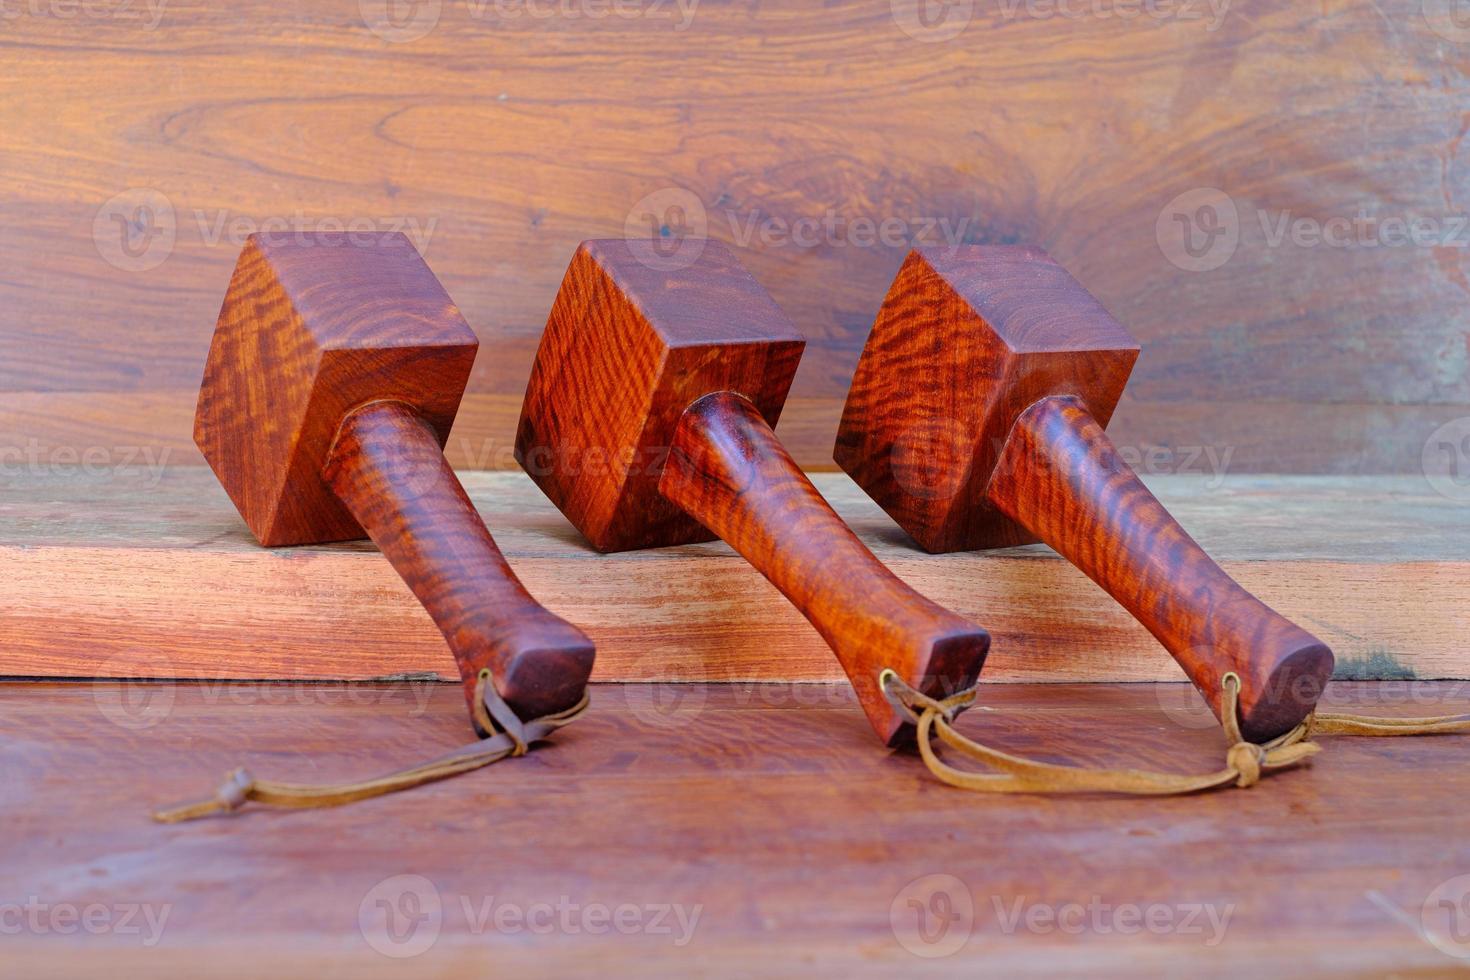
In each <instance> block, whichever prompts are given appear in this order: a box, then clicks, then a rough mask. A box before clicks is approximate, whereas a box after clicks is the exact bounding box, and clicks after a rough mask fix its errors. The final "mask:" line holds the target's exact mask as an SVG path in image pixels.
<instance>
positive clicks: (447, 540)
mask: <svg viewBox="0 0 1470 980" xmlns="http://www.w3.org/2000/svg"><path fill="white" fill-rule="evenodd" d="M323 476H324V477H325V478H326V480H327V482H328V484H329V485H330V486H331V487H332V490H333V491H334V492H335V493H336V494H337V496H338V497H339V498H341V500H342V502H343V503H344V504H346V505H347V509H348V510H350V511H351V512H352V516H353V517H355V518H357V521H358V523H359V524H361V525H362V527H363V529H364V530H366V531H367V533H368V534H369V536H371V537H372V539H373V541H374V543H376V544H377V546H378V548H379V549H380V550H381V551H382V552H383V554H384V555H386V556H387V558H388V560H389V561H390V562H392V563H393V567H394V568H395V569H397V570H398V574H399V575H401V576H403V580H404V581H405V582H407V583H408V587H409V588H410V589H412V590H413V593H414V595H416V596H418V598H419V601H420V602H422V603H423V604H424V608H425V609H427V610H428V611H429V615H430V616H432V617H433V619H434V622H435V623H436V624H437V625H438V627H439V629H440V630H441V631H442V632H443V633H444V638H445V639H446V640H447V641H448V642H449V648H450V649H451V650H452V651H453V652H454V659H455V661H456V662H457V663H458V664H459V673H460V677H461V678H462V679H463V681H464V685H465V697H466V698H467V699H473V696H474V690H475V682H476V679H477V678H478V676H479V673H480V670H481V669H482V668H485V667H489V668H490V670H491V672H492V673H493V674H494V677H495V688H496V690H497V691H498V692H499V694H500V696H501V697H502V698H503V699H504V700H505V701H506V703H507V704H509V705H510V707H511V708H512V709H513V710H514V711H515V712H516V714H518V715H519V716H520V717H522V718H534V717H539V716H541V715H546V714H550V713H552V712H555V711H560V710H563V709H565V708H569V707H571V706H573V705H574V704H576V703H577V701H578V700H580V699H581V697H582V692H583V690H584V688H585V687H586V685H587V677H588V674H589V673H591V670H592V660H593V645H592V641H591V640H589V639H588V638H587V637H586V636H585V635H584V634H583V633H582V631H581V630H579V629H577V628H576V627H575V626H572V625H571V624H570V623H568V622H566V621H565V620H563V619H561V618H560V617H558V616H556V615H555V614H553V613H551V612H550V611H548V610H547V609H546V608H545V607H543V606H542V605H540V604H539V603H538V602H536V600H535V599H533V598H532V597H531V594H530V593H529V592H527V591H526V588H525V586H523V585H522V584H521V582H520V579H518V578H516V575H515V572H513V571H512V570H511V567H510V566H509V565H508V564H506V561H505V557H504V556H503V555H502V554H501V553H500V549H499V548H497V547H496V546H495V540H494V539H493V538H491V536H490V532H489V530H488V529H486V527H485V522H484V521H483V520H481V519H480V515H479V512H478V511H476V510H475V507H474V505H473V504H472V503H470V499H469V497H468V496H466V494H465V492H464V488H463V487H461V486H460V483H459V480H458V479H457V478H456V477H455V475H454V470H452V469H451V468H450V466H449V462H448V460H446V459H445V458H444V453H443V451H442V450H441V449H440V447H439V440H438V439H437V438H436V437H435V435H434V432H433V430H432V429H431V428H430V427H429V425H428V424H427V423H426V422H424V421H423V419H422V418H420V417H419V415H418V414H417V413H416V412H415V411H414V410H413V409H412V408H411V407H410V406H408V405H405V404H403V403H401V402H372V403H369V404H367V405H364V406H362V407H359V408H357V409H355V410H353V411H352V412H351V413H350V414H349V415H348V416H347V417H346V418H345V419H344V420H343V421H342V425H341V427H340V429H339V431H338V433H337V439H336V442H335V443H334V444H333V446H332V450H331V452H330V454H329V455H328V457H327V464H326V466H325V467H324V469H323ZM471 711H472V712H473V704H471Z"/></svg>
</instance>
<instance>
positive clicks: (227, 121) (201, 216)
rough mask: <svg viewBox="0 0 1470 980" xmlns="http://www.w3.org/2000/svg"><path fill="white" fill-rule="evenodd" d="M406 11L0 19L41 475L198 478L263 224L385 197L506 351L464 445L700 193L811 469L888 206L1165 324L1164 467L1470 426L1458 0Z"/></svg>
mask: <svg viewBox="0 0 1470 980" xmlns="http://www.w3.org/2000/svg"><path fill="white" fill-rule="evenodd" d="M394 3H395V4H396V6H395V5H390V4H388V3H385V2H384V0H362V2H361V3H359V2H357V0H310V2H308V0H300V2H297V3H292V2H287V0H215V2H212V3H201V2H198V0H188V2H186V0H171V2H167V3H164V2H163V0H3V2H0V51H3V57H0V81H3V84H4V94H3V97H0V122H3V127H0V129H3V140H0V388H3V398H0V452H4V453H6V459H7V460H14V459H16V458H18V457H17V456H16V454H17V453H22V454H28V455H29V456H30V457H31V458H39V459H40V460H41V461H42V462H43V463H44V462H47V461H53V462H57V461H65V460H66V459H68V458H70V456H69V454H70V453H71V452H91V453H93V457H94V459H95V460H98V461H100V460H102V459H104V458H106V459H111V460H114V461H120V458H121V454H125V453H128V452H134V453H136V452H138V451H139V450H140V449H141V450H145V451H147V452H153V453H157V452H160V451H163V450H166V451H167V453H168V456H167V459H168V461H170V462H173V463H192V462H198V461H199V460H198V457H197V455H196V454H195V453H194V450H193V447H192V445H191V443H190V440H189V429H190V419H191V415H192V410H193V402H194V389H195V386H196V385H197V382H198V379H199V374H200V370H201V367H202V364H203V360H204V354H205V350H206V346H207V343H208V339H209V335H210V330H211V328H212V325H213V321H214V317H215V315H216V313H217V311H218V307H219V303H220V299H221V297H222V295H223V291H224V287H225V284H226V281H227V279H228V276H229V273H230V270H231V267H232V265H233V262H234V259H235V255H236V252H237V251H238V244H239V241H240V237H241V235H243V234H244V233H245V232H248V231H249V230H252V229H254V228H259V227H262V226H264V227H266V228H268V229H270V228H276V229H279V228H280V227H281V226H282V223H283V222H284V223H296V224H301V223H304V224H306V225H307V226H309V227H331V226H332V225H333V224H334V223H335V224H337V225H342V224H346V223H348V222H358V223H359V226H360V225H361V223H362V222H377V224H376V225H375V227H379V228H382V227H389V226H390V225H397V224H401V225H402V226H404V227H405V228H406V229H407V230H408V231H409V232H410V233H411V234H416V235H417V236H418V237H419V238H420V239H421V241H422V242H423V244H424V246H425V247H424V251H425V254H426V257H427V258H428V261H429V263H430V265H431V266H432V267H433V268H434V269H435V270H436V271H437V272H438V273H439V275H440V277H441V278H442V279H443V281H444V283H445V285H446V286H447V287H448V289H449V291H450V293H451V294H452V295H453V296H454V297H455V298H456V300H457V301H458V303H459V304H460V306H461V308H462V309H463V310H464V312H465V314H466V316H467V317H468V319H469V321H470V322H471V323H472V324H473V325H474V326H475V328H476V329H477V330H478V332H479V334H480V336H481V339H482V340H483V341H484V342H485V347H484V349H482V351H481V355H480V359H479V362H478V364H477V367H476V375H475V379H474V382H473V388H472V392H473V394H472V397H470V398H469V400H468V401H467V402H466V405H465V408H464V411H463V413H462V415H461V422H460V424H459V426H458V428H457V430H456V434H455V436H454V437H453V439H452V444H451V449H452V455H453V456H454V458H455V460H456V462H457V463H459V464H460V465H469V466H492V467H493V466H505V465H508V464H509V462H510V460H509V454H508V447H509V438H508V437H509V435H510V433H511V427H512V424H513V419H514V415H515V412H516V410H517V407H518V405H519V399H520V395H521V393H522V391H523V385H524V378H525V374H526V372H527V369H528V366H529V362H530V357H531V354H532V351H533V348H534V343H535V340H536V337H537V335H538V334H539V331H540V328H541V326H542V324H543V322H544V317H545V313H546V310H547V308H548V306H549V304H550V301H551V298H552V296H553V294H554V291H555V288H556V285H557V283H558V281H559V279H560V276H561V273H562V271H563V269H564V267H565V264H566V261H567V258H568V257H569V255H570V253H571V250H572V248H573V247H574V245H575V244H576V242H577V241H578V240H580V239H582V238H585V237H594V236H614V235H622V234H624V231H625V228H626V227H627V226H628V223H629V221H630V215H631V220H632V221H633V223H634V225H635V226H637V224H638V223H639V222H642V221H644V220H645V219H644V217H643V215H644V214H646V213H657V214H660V215H663V216H665V217H667V218H668V219H669V222H670V224H672V225H673V226H674V231H675V232H677V231H678V227H679V224H680V221H679V218H680V212H679V211H678V210H677V209H675V208H672V207H670V206H669V205H679V204H683V205H684V212H683V213H684V219H685V221H686V222H694V221H697V218H698V214H697V213H692V214H691V211H694V212H697V211H698V210H700V209H702V210H703V212H704V217H705V224H706V227H707V229H708V233H709V234H711V235H713V236H715V237H719V238H722V239H725V240H726V241H730V242H732V243H734V244H736V245H737V247H739V248H740V251H741V254H742V256H743V257H744V259H745V260H746V262H747V264H748V266H749V267H750V269H751V270H752V272H753V273H754V274H755V275H756V277H757V278H758V279H760V280H761V281H762V282H763V283H764V284H765V285H766V286H767V287H768V288H769V289H770V290H771V292H772V293H773V294H774V295H775V297H776V299H777V300H778V301H779V302H780V303H782V304H783V305H784V306H785V307H786V309H787V310H788V311H789V312H790V314H791V315H792V317H793V319H794V320H795V321H796V322H797V324H798V325H799V326H800V327H801V328H802V329H803V330H804V331H805V332H806V333H807V334H808V336H809V337H810V338H811V340H812V345H811V348H810V350H809V353H808V356H807V359H806V361H805V363H804V365H803V367H802V370H801V374H800V376H799V379H798V382H797V387H796V390H795V392H794V396H793V401H792V403H791V404H790V406H789V409H788V414H787V417H786V419H785V421H784V422H783V431H784V433H785V435H786V437H787V438H788V440H789V441H790V442H791V443H792V444H793V445H794V447H795V448H796V450H797V452H798V455H799V456H800V458H801V459H802V461H803V462H805V463H806V464H808V465H824V464H825V465H829V466H830V447H831V441H832V437H833V433H834V431H835V422H836V416H837V412H838V409H839V407H840V405H841V401H842V398H843V396H844V394H845V391H846V383H847V377H848V374H849V372H850V371H851V369H852V367H853V365H854V363H855V360H856V357H857V353H858V351H859V349H860V347H861V344H862V341H863V339H864V336H865V334H866V331H867V329H868V326H869V324H870V323H871V319H872V316H873V313H874V311H875V310H876V308H877V306H878V303H879V301H880V300H881V298H882V295H883V292H884V289H885V286H886V284H887V281H888V279H889V278H890V276H891V275H892V274H893V272H894V271H895V270H896V269H897V267H898V265H899V262H900V261H901V260H902V258H903V253H904V251H905V249H904V248H903V247H901V246H898V245H878V246H874V245H873V244H871V243H870V242H869V240H868V238H867V235H866V231H865V227H864V225H863V221H864V220H867V221H871V222H874V223H879V222H882V221H884V220H887V219H892V220H895V221H897V222H900V223H901V224H900V225H899V226H898V227H899V228H900V231H899V232H898V233H908V234H914V233H917V234H919V236H920V237H923V238H925V240H928V241H930V242H933V243H942V242H943V240H944V231H943V230H942V229H940V230H932V229H930V228H928V224H929V222H931V221H939V220H941V219H943V220H945V221H947V222H948V225H947V228H948V230H949V231H950V232H959V233H960V235H961V237H963V238H964V239H966V240H969V241H977V242H1034V243H1039V244H1041V245H1044V246H1045V247H1047V248H1048V249H1050V250H1051V251H1052V252H1053V253H1054V254H1055V255H1056V256H1057V257H1058V258H1059V259H1060V260H1061V261H1062V262H1063V263H1064V264H1065V265H1067V267H1068V268H1070V269H1071V270H1072V272H1073V273H1074V274H1075V275H1076V276H1077V277H1078V278H1079V279H1081V280H1082V281H1083V282H1084V283H1085V284H1086V285H1087V286H1088V287H1090V288H1091V289H1092V290H1093V291H1094V292H1095V293H1096V294H1097V295H1098V296H1099V297H1100V298H1101V299H1102V300H1103V302H1104V303H1105V304H1106V305H1107V306H1108V307H1109V308H1110V309H1111V310H1112V311H1113V312H1114V313H1115V315H1116V316H1117V317H1118V319H1119V320H1121V321H1122V322H1123V323H1124V324H1125V325H1126V326H1127V327H1128V328H1129V329H1130V330H1131V331H1132V332H1133V333H1134V334H1135V335H1136V336H1137V337H1138V339H1139V340H1140V341H1141V342H1142V343H1143V345H1144V354H1143V357H1142V359H1141V361H1140V363H1139V367H1138V369H1137V371H1136V373H1135V376H1134V381H1133V384H1132V386H1131V387H1130V389H1129V394H1128V396H1127V398H1126V399H1125V401H1124V404H1123V406H1122V408H1121V409H1120V411H1119V413H1118V416H1117V418H1116V422H1115V430H1114V431H1115V434H1116V437H1117V439H1118V441H1119V442H1120V443H1122V444H1124V445H1127V446H1132V447H1136V448H1138V449H1139V450H1140V451H1142V450H1145V449H1148V448H1149V447H1162V449H1163V450H1164V452H1165V453H1166V454H1172V455H1165V456H1156V457H1155V464H1154V465H1156V466H1157V467H1159V468H1163V469H1168V468H1171V467H1172V468H1183V466H1184V465H1185V463H1186V461H1187V459H1188V457H1189V455H1190V454H1191V453H1194V452H1195V451H1196V450H1202V451H1204V452H1206V453H1208V452H1213V453H1215V456H1216V458H1217V459H1224V458H1225V454H1226V453H1229V454H1230V455H1229V457H1228V458H1229V466H1230V468H1231V469H1232V470H1238V471H1252V470H1255V471H1262V470H1266V471H1269V470H1282V471H1294V472H1377V471H1401V472H1414V471H1416V470H1417V469H1418V468H1419V467H1420V465H1421V458H1422V456H1423V452H1424V448H1425V445H1426V439H1428V437H1429V435H1430V433H1431V432H1433V431H1434V430H1435V429H1436V428H1437V427H1439V426H1441V425H1442V424H1443V423H1446V422H1450V421H1451V420H1454V419H1457V418H1462V417H1465V416H1470V376H1467V375H1470V367H1467V365H1470V332H1467V331H1470V306H1467V298H1470V279H1467V269H1470V262H1467V252H1470V249H1467V248H1466V247H1465V246H1466V245H1470V229H1467V228H1465V227H1464V215H1465V214H1466V212H1467V209H1470V195H1467V190H1470V176H1467V175H1470V149H1466V142H1465V136H1466V133H1467V129H1470V82H1467V78H1466V69H1467V67H1470V18H1465V17H1461V18H1458V19H1457V17H1456V16H1455V14H1456V11H1455V10H1454V9H1451V8H1450V7H1449V6H1448V5H1447V3H1448V0H1424V2H1423V3H1421V2H1420V0H1377V2H1372V0H1322V2H1315V0H1314V2H1306V0H1295V2H1289V0H1249V2H1247V0H1233V2H1232V0H1215V6H1214V7H1213V8H1212V7H1211V6H1210V5H1209V3H1207V2H1206V0H1157V3H1155V2H1153V0H1150V4H1149V5H1147V6H1144V5H1142V3H1141V0H1071V2H1070V4H1068V3H1067V0H1063V5H1062V7H1061V8H1060V9H1059V8H1058V6H1057V3H1056V0H976V2H975V3H973V4H967V3H962V2H961V3H956V2H953V0H951V2H949V3H940V2H938V0H934V2H930V0H893V2H892V3H889V2H887V0H868V2H856V0H829V2H825V3H817V2H810V3H808V2H796V0H792V2H785V3H777V2H773V0H767V2H760V0H741V2H720V0H703V2H700V3H698V4H697V6H695V7H694V8H693V9H692V10H691V9H690V0H684V6H683V8H682V9H681V8H680V7H679V6H677V5H676V4H675V2H674V0H616V3H617V6H616V7H614V6H613V3H614V0H498V2H497V0H438V2H434V0H418V2H417V3H415V2H412V0H394ZM558 4H562V5H563V6H562V7H560V8H558V6H557V5H558ZM559 9H560V10H561V12H558V10H559ZM599 14H601V16H598V15H599ZM425 31H426V32H425ZM420 33H422V35H423V36H420V37H414V35H417V34H420ZM951 35H952V36H951ZM385 36H386V37H385ZM1211 188H1213V189H1215V191H1211V190H1208V189H1211ZM1215 192H1218V193H1215ZM649 195H654V197H653V198H652V200H651V202H650V201H649V200H647V199H648V196H649ZM1180 195H1189V196H1186V197H1184V198H1183V199H1182V200H1180V199H1179V198H1180ZM1221 195H1224V196H1225V197H1227V198H1228V201H1229V204H1230V205H1231V206H1233V207H1234V208H1235V210H1236V214H1235V216H1234V217H1233V218H1232V217H1231V215H1230V214H1229V209H1228V208H1227V207H1224V206H1223V201H1222V198H1221ZM691 200H692V202H693V203H692V204H691ZM640 202H643V203H640ZM1202 204H1203V205H1214V206H1216V208H1215V210H1214V211H1213V212H1209V213H1206V212H1204V211H1201V210H1200V206H1201V205H1202ZM140 206H150V207H152V209H153V210H152V214H153V215H154V217H153V219H152V224H151V225H150V224H149V223H148V221H147V220H141V219H145V218H146V217H147V215H148V213H149V212H147V211H143V212H140V211H139V210H138V208H139V207H140ZM170 212H171V214H172V218H171V219H170ZM829 213H830V214H831V215H832V216H833V218H832V221H833V223H834V225H835V228H836V230H835V231H827V230H825V229H822V230H819V231H818V233H817V235H816V236H815V238H816V240H815V241H810V240H803V241H799V242H794V241H791V240H789V239H787V238H785V237H784V236H782V235H781V234H780V229H781V228H782V227H783V225H782V224H781V223H782V222H785V223H793V222H797V221H799V220H801V219H808V220H815V221H816V222H817V223H819V224H821V223H824V222H826V221H827V215H828V214H829ZM1360 214H1361V215H1363V216H1364V217H1365V219H1367V221H1368V222H1369V223H1370V225H1372V227H1369V228H1367V229H1364V228H1363V227H1362V226H1363V224H1364V222H1363V221H1359V222H1357V224H1358V225H1359V227H1358V228H1356V229H1349V230H1347V231H1346V233H1345V234H1346V236H1347V238H1348V239H1349V240H1347V241H1338V242H1337V243H1336V244H1323V243H1316V242H1313V241H1312V240H1311V227H1312V225H1311V222H1327V221H1329V220H1331V219H1337V220H1338V223H1339V224H1342V223H1344V222H1353V221H1354V219H1356V218H1357V217H1358V216H1359V215H1360ZM1176 215H1177V216H1182V217H1184V218H1187V219H1191V220H1194V221H1196V222H1197V224H1196V225H1195V226H1194V229H1193V230H1194V232H1195V233H1196V237H1195V239H1194V242H1193V247H1194V249H1195V252H1196V253H1198V255H1197V256H1196V257H1191V255H1190V254H1189V253H1187V252H1185V251H1183V250H1182V248H1181V245H1182V238H1181V237H1180V236H1181V235H1182V234H1183V231H1184V230H1185V226H1184V225H1181V224H1179V217H1177V216H1176ZM1212 216H1213V217H1214V218H1215V219H1218V220H1215V221H1213V223H1212V222H1211V221H1210V220H1209V219H1211V217H1212ZM1283 216H1284V218H1285V220H1286V221H1287V222H1288V227H1289V229H1291V230H1289V231H1287V233H1286V235H1285V237H1284V238H1279V239H1278V238H1276V237H1275V232H1277V231H1279V230H1280V229H1281V221H1282V219H1283ZM130 218H131V219H135V223H134V224H133V226H132V227H131V228H129V227H128V225H127V224H126V220H127V219H130ZM1263 219H1264V220H1263ZM1410 219H1420V221H1421V231H1420V234H1419V236H1418V237H1419V241H1417V242H1410V243H1408V244H1402V245H1396V246H1395V245H1391V244H1383V243H1382V242H1383V240H1384V239H1385V238H1387V239H1392V238H1394V232H1393V230H1392V229H1393V225H1392V222H1393V221H1395V220H1399V221H1407V220H1410ZM1385 220H1386V221H1388V222H1389V224H1387V225H1382V226H1379V225H1376V224H1375V223H1376V222H1382V221H1385ZM1426 221H1427V222H1430V223H1432V224H1433V229H1432V230H1431V231H1428V232H1425V231H1424V230H1423V229H1424V228H1427V227H1429V226H1428V225H1424V224H1423V222H1426ZM267 222H270V223H269V224H266V223H267ZM762 223H764V224H762ZM889 227H890V228H893V227H895V226H894V225H892V224H890V226H889ZM762 229H764V230H762ZM1211 229H1213V230H1211ZM1302 229H1305V231H1303V230H1302ZM1375 229H1376V230H1375ZM1339 230H1341V229H1339ZM752 232H753V234H752V235H751V237H750V238H749V239H748V240H747V241H745V242H742V241H741V238H742V237H743V236H745V235H747V234H748V233H752ZM1171 236H1172V238H1171ZM1232 240H1236V244H1235V245H1234V247H1233V251H1231V242H1232ZM125 246H127V247H125ZM1431 455H1432V454H1431ZM1171 458H1172V460H1173V462H1172V463H1170V462H1168V461H1167V460H1169V459H1171ZM1208 459H1209V457H1208V455H1202V456H1200V457H1199V458H1198V459H1196V460H1195V462H1194V463H1193V464H1191V465H1193V466H1195V467H1197V468H1199V467H1208V466H1209V465H1210V464H1209V463H1208ZM1451 462H1453V459H1452V458H1451Z"/></svg>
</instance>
